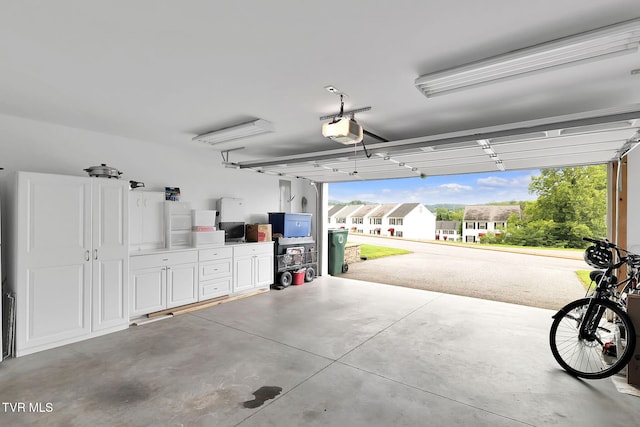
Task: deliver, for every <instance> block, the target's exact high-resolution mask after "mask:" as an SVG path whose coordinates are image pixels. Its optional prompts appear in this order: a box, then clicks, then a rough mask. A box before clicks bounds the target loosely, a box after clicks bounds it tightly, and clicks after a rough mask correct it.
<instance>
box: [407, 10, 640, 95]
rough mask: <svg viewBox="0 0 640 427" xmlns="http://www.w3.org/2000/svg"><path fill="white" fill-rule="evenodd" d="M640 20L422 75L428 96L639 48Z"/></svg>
mask: <svg viewBox="0 0 640 427" xmlns="http://www.w3.org/2000/svg"><path fill="white" fill-rule="evenodd" d="M639 46H640V19H634V20H631V21H626V22H623V23H620V24H616V25H611V26H608V27H603V28H600V29H597V30H593V31H589V32H586V33H582V34H578V35H575V36H570V37H565V38H561V39H557V40H554V41H551V42H548V43H542V44H539V45H535V46H532V47H529V48H524V49H520V50H516V51H514V52H512V53H508V54H505V55H498V56H494V57H492V58H489V59H486V60H482V61H478V62H474V63H470V64H467V65H463V66H460V67H456V68H451V69H448V70H444V71H440V72H436V73H431V74H426V75H423V76H421V77H418V78H417V79H416V81H415V86H416V87H417V88H418V90H420V91H421V92H422V93H423V94H424V95H425V96H426V97H428V98H430V97H433V96H437V95H442V94H446V93H449V92H454V91H458V90H462V89H466V88H469V87H473V86H478V85H483V84H487V83H492V82H495V81H498V80H502V79H507V78H513V77H519V76H522V75H525V74H529V73H535V72H540V71H545V70H549V69H552V68H557V67H562V66H567V65H570V64H576V63H582V62H590V61H597V60H601V59H605V58H608V57H611V56H616V55H623V54H627V53H633V52H637V51H638V47H639Z"/></svg>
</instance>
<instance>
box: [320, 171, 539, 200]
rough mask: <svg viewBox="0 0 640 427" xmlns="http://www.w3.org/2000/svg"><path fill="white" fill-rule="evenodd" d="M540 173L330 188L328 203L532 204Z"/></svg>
mask: <svg viewBox="0 0 640 427" xmlns="http://www.w3.org/2000/svg"><path fill="white" fill-rule="evenodd" d="M538 175H540V171H539V170H523V171H507V172H490V173H477V174H465V175H447V176H429V177H427V178H424V179H422V178H402V179H387V180H379V181H355V182H340V183H330V184H329V200H331V201H338V202H350V201H352V200H361V201H363V202H370V203H422V204H424V205H435V204H440V203H448V204H460V205H476V204H485V203H490V202H507V201H513V200H516V201H520V200H535V199H536V195H535V194H529V190H528V186H529V183H530V182H531V177H532V176H538Z"/></svg>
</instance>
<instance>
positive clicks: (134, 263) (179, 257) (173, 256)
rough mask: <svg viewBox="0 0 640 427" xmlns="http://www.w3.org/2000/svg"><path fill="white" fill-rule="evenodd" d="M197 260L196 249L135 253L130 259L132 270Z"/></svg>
mask: <svg viewBox="0 0 640 427" xmlns="http://www.w3.org/2000/svg"><path fill="white" fill-rule="evenodd" d="M191 262H198V251H196V250H193V251H180V252H163V253H160V254H151V255H136V256H132V257H131V259H130V265H129V267H130V268H131V269H132V270H138V269H141V268H151V267H158V266H165V265H170V264H186V263H191Z"/></svg>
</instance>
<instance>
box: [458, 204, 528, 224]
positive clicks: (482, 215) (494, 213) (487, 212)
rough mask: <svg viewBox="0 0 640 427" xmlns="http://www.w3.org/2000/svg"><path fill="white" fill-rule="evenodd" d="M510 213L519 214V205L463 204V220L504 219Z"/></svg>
mask: <svg viewBox="0 0 640 427" xmlns="http://www.w3.org/2000/svg"><path fill="white" fill-rule="evenodd" d="M511 214H516V215H520V205H507V206H465V208H464V216H463V219H464V220H465V221H506V220H507V219H508V218H509V216H510V215H511Z"/></svg>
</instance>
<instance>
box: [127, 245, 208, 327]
mask: <svg viewBox="0 0 640 427" xmlns="http://www.w3.org/2000/svg"><path fill="white" fill-rule="evenodd" d="M130 292H131V299H130V301H131V307H130V315H131V317H136V316H140V315H144V314H148V313H152V312H154V311H160V310H164V309H166V308H173V307H177V306H180V305H185V304H190V303H192V302H196V301H198V251H197V250H187V251H179V252H162V253H157V254H150V255H136V256H132V257H131V281H130Z"/></svg>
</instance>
